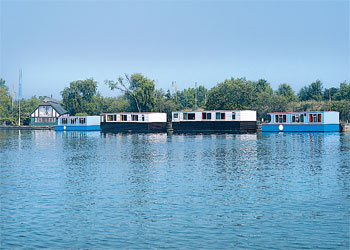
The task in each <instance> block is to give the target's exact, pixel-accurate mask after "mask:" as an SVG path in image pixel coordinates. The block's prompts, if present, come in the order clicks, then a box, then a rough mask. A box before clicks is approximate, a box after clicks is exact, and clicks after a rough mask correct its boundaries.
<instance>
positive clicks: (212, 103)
mask: <svg viewBox="0 0 350 250" xmlns="http://www.w3.org/2000/svg"><path fill="white" fill-rule="evenodd" d="M253 92H254V87H253V85H252V82H250V81H247V80H246V79H245V78H237V79H234V78H231V79H230V80H225V81H224V82H222V83H219V84H218V85H216V86H215V87H213V88H211V89H210V90H209V91H208V97H207V103H206V108H207V109H216V110H218V109H224V110H225V109H248V108H250V106H251V104H252V100H253V99H252V97H253Z"/></svg>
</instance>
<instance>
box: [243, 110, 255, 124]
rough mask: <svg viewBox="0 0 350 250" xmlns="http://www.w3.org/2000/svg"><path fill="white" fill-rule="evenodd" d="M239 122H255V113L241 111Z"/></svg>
mask: <svg viewBox="0 0 350 250" xmlns="http://www.w3.org/2000/svg"><path fill="white" fill-rule="evenodd" d="M239 120H240V121H256V111H253V110H242V111H240V117H239Z"/></svg>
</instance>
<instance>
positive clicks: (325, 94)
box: [323, 88, 339, 101]
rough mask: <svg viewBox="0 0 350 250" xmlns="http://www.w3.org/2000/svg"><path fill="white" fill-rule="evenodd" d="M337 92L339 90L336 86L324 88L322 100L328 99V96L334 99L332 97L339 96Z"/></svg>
mask: <svg viewBox="0 0 350 250" xmlns="http://www.w3.org/2000/svg"><path fill="white" fill-rule="evenodd" d="M338 92H339V89H338V88H329V89H325V90H324V91H323V100H325V101H328V100H329V98H330V97H331V99H332V100H334V97H336V96H339V95H338ZM329 94H330V95H329Z"/></svg>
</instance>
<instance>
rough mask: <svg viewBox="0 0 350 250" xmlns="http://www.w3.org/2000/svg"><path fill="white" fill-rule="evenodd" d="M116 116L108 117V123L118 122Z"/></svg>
mask: <svg viewBox="0 0 350 250" xmlns="http://www.w3.org/2000/svg"><path fill="white" fill-rule="evenodd" d="M116 118H117V116H116V115H107V121H109V122H112V121H116V120H117V119H116Z"/></svg>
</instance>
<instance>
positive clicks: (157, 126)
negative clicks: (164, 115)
mask: <svg viewBox="0 0 350 250" xmlns="http://www.w3.org/2000/svg"><path fill="white" fill-rule="evenodd" d="M101 130H102V132H107V133H162V132H166V122H148V123H147V122H101Z"/></svg>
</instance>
